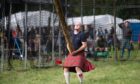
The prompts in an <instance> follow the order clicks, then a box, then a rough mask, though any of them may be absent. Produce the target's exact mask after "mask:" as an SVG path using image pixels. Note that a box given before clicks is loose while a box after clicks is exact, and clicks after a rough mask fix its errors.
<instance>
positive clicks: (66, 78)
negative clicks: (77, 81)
mask: <svg viewBox="0 0 140 84" xmlns="http://www.w3.org/2000/svg"><path fill="white" fill-rule="evenodd" d="M64 77H65V81H66V84H70V73H69V69H68V68H64Z"/></svg>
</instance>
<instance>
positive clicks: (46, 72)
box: [0, 52, 140, 84]
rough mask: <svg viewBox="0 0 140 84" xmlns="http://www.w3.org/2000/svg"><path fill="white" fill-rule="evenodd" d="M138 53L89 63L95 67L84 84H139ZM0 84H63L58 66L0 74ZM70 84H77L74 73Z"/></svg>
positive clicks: (16, 69)
mask: <svg viewBox="0 0 140 84" xmlns="http://www.w3.org/2000/svg"><path fill="white" fill-rule="evenodd" d="M139 55H140V52H133V57H131V59H132V60H129V61H118V62H115V61H113V58H110V59H109V60H108V61H96V62H95V61H93V60H92V59H90V61H91V62H92V63H93V64H95V65H96V69H95V70H94V71H91V72H88V73H84V78H85V79H84V84H140V57H139ZM0 84H65V81H64V77H63V69H62V67H60V66H52V67H46V68H41V69H38V68H29V69H28V70H25V71H24V70H20V69H18V68H15V69H14V70H11V71H8V70H5V71H4V72H2V73H0ZM71 84H79V81H78V79H77V77H76V74H75V73H71Z"/></svg>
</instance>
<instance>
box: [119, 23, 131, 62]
mask: <svg viewBox="0 0 140 84" xmlns="http://www.w3.org/2000/svg"><path fill="white" fill-rule="evenodd" d="M129 24H130V23H129V22H128V21H125V22H124V23H121V24H119V26H120V28H121V29H122V31H123V40H122V46H121V57H120V59H121V60H125V59H124V52H125V49H128V56H127V59H129V58H130V52H131V37H132V31H131V29H130V26H129Z"/></svg>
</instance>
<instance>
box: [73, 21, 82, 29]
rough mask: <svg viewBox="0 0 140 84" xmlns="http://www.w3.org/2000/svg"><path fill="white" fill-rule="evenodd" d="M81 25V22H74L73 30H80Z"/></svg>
mask: <svg viewBox="0 0 140 84" xmlns="http://www.w3.org/2000/svg"><path fill="white" fill-rule="evenodd" d="M81 26H82V24H81V23H80V22H79V23H76V24H75V26H74V30H77V31H80V30H81Z"/></svg>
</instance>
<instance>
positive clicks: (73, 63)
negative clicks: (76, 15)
mask: <svg viewBox="0 0 140 84" xmlns="http://www.w3.org/2000/svg"><path fill="white" fill-rule="evenodd" d="M81 27H82V25H81V23H77V24H76V25H75V27H74V31H73V34H72V43H73V47H74V50H73V52H72V53H70V54H68V56H67V57H66V59H65V61H64V64H63V67H64V77H65V81H66V84H70V72H76V73H77V77H78V79H79V81H80V84H83V72H88V71H90V70H93V69H94V66H93V65H92V64H91V63H90V62H89V61H88V60H86V57H85V55H84V49H85V48H86V47H87V42H86V36H85V35H84V33H83V32H82V31H81Z"/></svg>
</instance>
